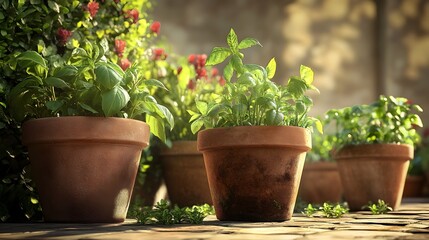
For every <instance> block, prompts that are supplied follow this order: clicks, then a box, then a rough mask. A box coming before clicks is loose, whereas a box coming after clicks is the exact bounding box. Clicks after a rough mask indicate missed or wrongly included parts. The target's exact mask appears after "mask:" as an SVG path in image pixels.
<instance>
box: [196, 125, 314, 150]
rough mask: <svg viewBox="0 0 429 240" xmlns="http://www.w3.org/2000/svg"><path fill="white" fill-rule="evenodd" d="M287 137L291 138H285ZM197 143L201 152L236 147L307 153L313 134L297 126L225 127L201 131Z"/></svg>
mask: <svg viewBox="0 0 429 240" xmlns="http://www.w3.org/2000/svg"><path fill="white" fill-rule="evenodd" d="M250 135H251V136H250ZM285 135H289V136H291V137H288V138H285V137H284V136H285ZM243 136H247V137H245V138H243ZM197 143H198V150H199V151H208V150H214V149H221V148H236V147H255V148H256V147H274V148H276V147H277V148H278V147H280V148H282V147H289V148H294V149H297V150H300V151H304V152H307V151H309V150H310V149H311V134H310V131H309V130H308V129H306V128H303V127H296V126H236V127H223V128H211V129H205V130H203V131H200V132H199V133H198V141H197Z"/></svg>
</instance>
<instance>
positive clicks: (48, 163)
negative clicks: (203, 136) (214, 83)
mask: <svg viewBox="0 0 429 240" xmlns="http://www.w3.org/2000/svg"><path fill="white" fill-rule="evenodd" d="M148 141H149V126H148V125H147V124H146V123H144V122H140V121H136V120H130V119H121V118H98V117H58V118H42V119H35V120H30V121H28V122H26V123H24V125H23V143H24V145H26V146H28V152H29V156H30V161H31V167H32V172H33V175H34V178H35V181H36V185H37V187H38V190H39V193H40V202H41V204H42V208H43V215H44V219H45V221H48V222H123V221H124V219H125V217H126V213H127V210H128V206H129V202H130V196H131V194H132V189H133V185H134V181H135V177H136V174H137V169H138V165H139V161H140V154H141V151H142V149H143V148H144V147H146V146H147V145H148Z"/></svg>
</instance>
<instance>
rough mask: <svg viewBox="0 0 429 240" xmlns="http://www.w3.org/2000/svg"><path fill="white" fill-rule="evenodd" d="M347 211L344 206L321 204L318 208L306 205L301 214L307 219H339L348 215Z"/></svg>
mask: <svg viewBox="0 0 429 240" xmlns="http://www.w3.org/2000/svg"><path fill="white" fill-rule="evenodd" d="M348 212H349V209H348V208H347V207H346V206H343V205H341V204H335V205H334V204H330V203H323V205H322V206H320V207H318V208H317V207H313V205H311V204H308V206H307V207H306V208H304V211H303V212H302V213H303V214H305V215H306V216H307V217H312V216H314V215H317V216H321V217H325V218H340V217H342V216H343V215H344V214H346V213H348Z"/></svg>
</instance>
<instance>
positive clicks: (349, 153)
mask: <svg viewBox="0 0 429 240" xmlns="http://www.w3.org/2000/svg"><path fill="white" fill-rule="evenodd" d="M412 158H413V148H412V147H411V146H409V145H398V144H366V145H355V146H346V147H344V148H342V149H341V150H340V151H338V152H337V153H336V154H335V160H336V161H337V163H338V169H339V172H340V177H341V181H342V184H343V189H344V198H345V200H346V201H347V203H348V204H349V208H350V210H352V211H358V210H361V208H362V207H363V206H365V205H367V204H368V202H369V201H371V202H373V203H375V202H377V201H378V199H381V200H384V201H385V202H386V203H387V204H389V206H391V207H392V208H393V209H394V210H395V209H397V208H398V207H399V205H400V204H401V199H402V193H403V189H404V184H405V177H406V175H407V170H408V166H409V160H411V159H412Z"/></svg>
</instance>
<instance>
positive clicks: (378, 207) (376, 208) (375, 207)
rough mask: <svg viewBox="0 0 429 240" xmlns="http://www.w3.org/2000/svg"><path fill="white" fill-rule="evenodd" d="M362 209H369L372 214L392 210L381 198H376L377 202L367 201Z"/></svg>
mask: <svg viewBox="0 0 429 240" xmlns="http://www.w3.org/2000/svg"><path fill="white" fill-rule="evenodd" d="M363 209H369V210H370V211H371V213H372V214H373V215H379V214H385V213H387V212H389V211H393V209H392V208H391V207H389V205H388V204H387V203H385V202H384V200H381V199H378V201H377V203H372V202H369V203H368V205H367V206H364V207H363Z"/></svg>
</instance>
